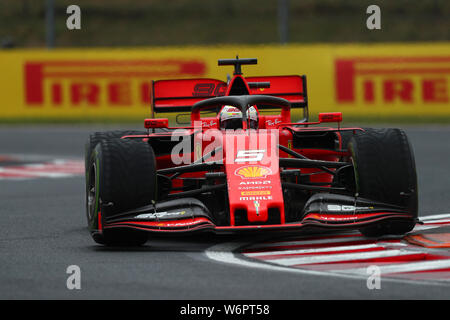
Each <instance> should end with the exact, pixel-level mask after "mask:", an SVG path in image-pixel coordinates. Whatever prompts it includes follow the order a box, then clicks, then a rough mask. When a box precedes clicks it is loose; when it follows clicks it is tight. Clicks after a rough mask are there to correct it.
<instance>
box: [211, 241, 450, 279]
mask: <svg viewBox="0 0 450 320" xmlns="http://www.w3.org/2000/svg"><path fill="white" fill-rule="evenodd" d="M249 244H250V243H248V242H227V243H220V244H216V245H214V246H212V247H210V248H208V249H206V250H205V255H206V256H207V257H208V258H209V259H211V260H214V261H216V262H220V263H226V264H232V265H236V266H239V267H246V268H254V269H260V270H266V271H281V272H289V273H293V274H303V275H310V276H325V277H333V278H343V279H353V280H363V281H365V280H367V274H364V275H362V274H359V273H355V274H350V273H348V274H345V273H341V272H335V273H331V272H329V271H316V270H308V269H300V268H291V267H285V266H277V265H273V264H268V263H264V262H257V261H255V262H253V261H249V260H246V259H242V258H239V254H236V255H235V254H234V253H233V252H234V251H236V250H239V248H243V247H246V246H248V245H249ZM383 281H389V282H392V283H408V284H414V285H423V284H427V285H433V286H448V283H443V282H438V281H432V280H410V279H396V278H383Z"/></svg>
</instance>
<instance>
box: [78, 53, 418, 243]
mask: <svg viewBox="0 0 450 320" xmlns="http://www.w3.org/2000/svg"><path fill="white" fill-rule="evenodd" d="M256 62H257V60H256V59H239V58H238V57H236V59H223V60H219V65H233V66H234V75H233V77H228V80H227V82H223V81H220V80H215V79H179V80H158V81H153V83H152V89H153V90H152V113H153V118H151V119H145V121H144V127H145V130H142V131H108V132H97V133H94V134H92V135H90V137H89V140H88V142H87V144H86V156H85V160H86V211H87V220H88V227H89V230H90V232H91V235H92V237H93V239H94V240H95V241H96V242H98V243H101V244H105V245H124V244H126V245H139V244H143V243H144V242H145V241H147V238H148V235H149V234H150V233H152V232H156V233H175V234H176V233H190V232H197V231H212V232H216V233H238V232H244V231H255V232H269V231H281V230H287V231H300V230H302V229H303V228H305V227H321V228H335V229H336V228H337V229H344V228H351V229H357V230H360V232H361V233H362V234H363V235H365V236H381V235H386V234H404V233H407V232H408V231H410V230H411V229H412V228H413V227H414V225H415V223H416V222H417V217H418V190H417V178H416V169H415V163H414V156H413V150H412V148H411V145H410V143H409V142H408V138H407V136H406V135H405V133H404V132H403V131H402V130H400V129H367V128H366V129H362V128H356V127H352V128H341V126H340V122H341V121H342V114H341V113H336V112H331V113H321V114H319V116H318V121H316V122H310V121H309V119H308V99H307V90H306V77H305V76H295V75H294V76H265V77H244V76H243V75H242V70H241V66H242V65H244V64H256ZM225 107H227V108H228V109H224V108H225ZM250 109H252V112H253V113H250ZM224 110H225V111H224ZM230 110H231V111H230ZM294 111H295V112H297V113H299V114H301V116H302V117H300V118H301V120H299V121H298V122H292V121H291V112H294ZM160 112H165V113H168V112H169V113H170V112H173V113H176V115H177V118H178V117H179V116H181V115H182V114H183V112H187V113H188V114H187V115H188V116H190V123H189V125H188V126H184V127H179V126H176V127H171V126H169V121H168V119H167V118H164V119H162V118H155V117H154V113H160ZM185 115H186V114H185ZM222 117H223V118H222ZM231 118H232V119H233V120H234V125H235V126H234V127H228V126H224V124H225V120H230V119H231ZM236 119H237V121H236ZM329 123H336V124H337V125H336V127H330V126H329ZM321 124H322V126H320V125H321ZM318 125H319V126H318ZM323 125H326V126H323Z"/></svg>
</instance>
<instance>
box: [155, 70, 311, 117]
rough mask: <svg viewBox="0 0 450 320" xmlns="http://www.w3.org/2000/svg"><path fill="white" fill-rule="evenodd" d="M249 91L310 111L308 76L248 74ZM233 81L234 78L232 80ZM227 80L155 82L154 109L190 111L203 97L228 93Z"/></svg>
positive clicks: (156, 110) (157, 111) (161, 110)
mask: <svg viewBox="0 0 450 320" xmlns="http://www.w3.org/2000/svg"><path fill="white" fill-rule="evenodd" d="M245 81H246V82H247V84H248V88H249V90H250V92H248V93H247V94H264V95H271V96H276V97H280V98H284V99H286V100H288V101H289V102H291V108H304V109H306V110H305V112H306V113H307V107H308V95H307V91H306V76H304V75H303V76H297V75H292V76H261V77H247V78H245ZM230 84H233V81H231V82H230ZM230 89H231V88H229V86H228V84H227V83H226V82H224V81H220V80H216V79H176V80H157V81H153V82H152V113H160V112H188V111H191V108H192V106H193V105H194V104H195V103H196V102H199V101H201V100H204V99H208V98H214V97H220V96H225V95H228V93H229V92H230Z"/></svg>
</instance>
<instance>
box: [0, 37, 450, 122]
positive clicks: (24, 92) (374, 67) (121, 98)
mask: <svg viewBox="0 0 450 320" xmlns="http://www.w3.org/2000/svg"><path fill="white" fill-rule="evenodd" d="M237 54H238V55H239V57H241V58H254V57H256V58H258V65H256V66H254V65H248V66H243V67H242V68H243V73H244V76H264V75H303V74H305V75H306V76H307V80H308V82H307V83H308V104H309V110H310V115H311V117H313V118H314V117H315V116H316V115H317V114H318V113H319V112H332V111H342V112H343V113H344V120H345V118H346V116H349V117H351V118H357V117H374V118H388V117H397V118H398V117H406V118H410V119H412V118H418V119H420V118H430V117H431V118H433V117H435V118H440V117H443V118H450V102H449V101H450V100H449V99H450V43H415V44H376V45H375V44H374V45H369V44H364V45H363V44H355V45H285V46H282V45H270V46H262V45H261V46H257V45H254V46H219V47H217V46H216V47H180V48H178V47H170V48H126V49H125V48H124V49H56V50H4V51H0V70H1V72H0V88H1V103H0V120H8V119H19V120H20V119H23V120H29V119H37V120H39V119H56V120H102V119H115V120H121V119H123V120H126V119H136V120H137V119H143V118H145V117H149V116H150V115H151V109H150V105H151V82H152V80H159V79H176V78H215V79H219V80H223V81H226V79H227V74H230V75H231V74H232V73H233V69H232V66H220V67H219V66H218V65H217V60H218V59H221V58H234V57H235V56H236V55H237ZM163 116H167V115H163Z"/></svg>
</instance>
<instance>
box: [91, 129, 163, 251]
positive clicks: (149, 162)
mask: <svg viewBox="0 0 450 320" xmlns="http://www.w3.org/2000/svg"><path fill="white" fill-rule="evenodd" d="M155 165H156V160H155V155H154V152H153V149H152V147H151V146H150V145H149V144H148V143H146V142H143V141H142V140H131V139H117V138H116V139H114V138H113V139H105V140H101V142H100V143H97V145H96V146H95V147H94V148H93V150H92V151H91V155H90V158H89V161H88V165H87V166H86V212H87V219H88V226H89V230H90V231H91V234H92V237H93V239H94V241H96V242H97V243H100V244H105V245H114V246H121V245H142V244H144V243H145V242H146V241H147V238H148V237H147V233H146V232H142V231H138V230H133V229H124V228H120V229H115V228H109V229H102V228H101V227H100V224H101V225H103V224H104V221H105V219H108V218H111V217H114V215H116V214H118V213H121V212H124V211H127V210H132V209H134V208H137V207H141V206H145V205H148V204H151V202H152V201H153V200H155V199H156V196H155V194H156V166H155ZM99 212H101V216H100V218H99V215H98V213H99Z"/></svg>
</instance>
